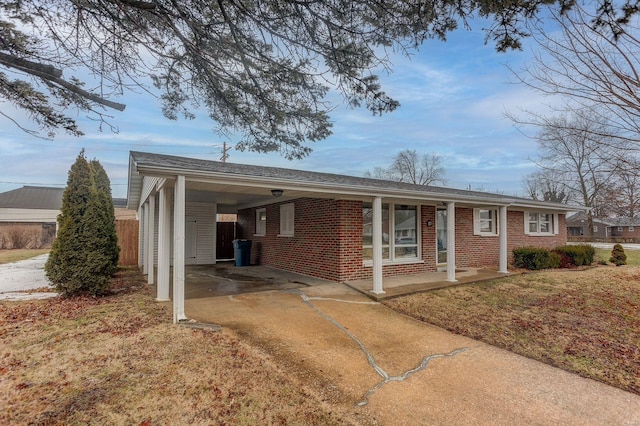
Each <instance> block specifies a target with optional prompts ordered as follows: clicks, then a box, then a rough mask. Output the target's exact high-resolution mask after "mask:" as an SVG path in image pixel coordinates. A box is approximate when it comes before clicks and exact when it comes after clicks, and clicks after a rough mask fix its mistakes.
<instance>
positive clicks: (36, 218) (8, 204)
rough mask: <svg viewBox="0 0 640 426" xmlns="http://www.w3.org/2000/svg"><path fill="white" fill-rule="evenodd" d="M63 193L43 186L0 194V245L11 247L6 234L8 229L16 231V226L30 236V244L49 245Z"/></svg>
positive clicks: (27, 187) (60, 189)
mask: <svg viewBox="0 0 640 426" xmlns="http://www.w3.org/2000/svg"><path fill="white" fill-rule="evenodd" d="M63 193H64V188H49V187H43V186H23V187H22V188H18V189H14V190H11V191H7V192H3V193H0V234H2V236H0V243H2V244H1V245H2V246H6V245H9V246H11V243H10V242H8V240H9V239H10V238H9V237H8V236H7V235H6V231H7V230H8V228H9V227H12V228H13V229H14V231H16V230H17V229H18V228H17V226H20V230H21V232H23V233H28V234H30V236H29V237H30V238H31V240H33V241H32V242H31V243H30V244H31V245H37V246H40V245H47V244H50V243H51V241H53V238H54V237H55V235H56V227H57V224H56V222H57V217H58V215H59V214H60V209H61V208H62V194H63ZM3 229H4V231H5V232H3ZM14 238H15V237H14ZM11 239H13V238H11Z"/></svg>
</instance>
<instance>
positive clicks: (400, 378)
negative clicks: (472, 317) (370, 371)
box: [356, 348, 469, 407]
mask: <svg viewBox="0 0 640 426" xmlns="http://www.w3.org/2000/svg"><path fill="white" fill-rule="evenodd" d="M468 349H469V348H459V349H455V350H453V351H451V352H449V353H446V354H433V355H427V356H425V357H424V358H422V362H421V363H420V364H419V365H418V366H417V367H415V368H412V369H410V370H407V371H405V372H404V373H402V374H401V375H399V376H387V377H384V380H383V381H381V382H380V383H378V384H377V385H375V386H373V387H372V388H371V389H369V390H368V391H367V392H366V393H365V394H364V396H363V397H362V401H360V402H358V403H357V404H356V405H357V406H358V407H363V406H365V405H367V404H368V403H369V397H370V396H371V395H373V394H374V393H375V392H376V391H377V390H378V389H380V388H381V387H382V386H384V385H386V384H387V383H389V382H402V381H404V380H406V379H408V378H409V377H411V376H412V375H413V374H415V373H417V372H419V371H422V370H424V369H425V368H427V365H429V361H431V360H432V359H437V358H444V357H450V356H455V355H457V354H459V353H462V352H464V351H466V350H468Z"/></svg>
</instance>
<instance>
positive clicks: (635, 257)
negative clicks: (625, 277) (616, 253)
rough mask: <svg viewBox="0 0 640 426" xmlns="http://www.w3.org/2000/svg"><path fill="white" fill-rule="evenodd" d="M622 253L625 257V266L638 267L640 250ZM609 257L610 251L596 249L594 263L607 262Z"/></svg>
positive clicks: (639, 264)
mask: <svg viewBox="0 0 640 426" xmlns="http://www.w3.org/2000/svg"><path fill="white" fill-rule="evenodd" d="M624 252H625V254H626V255H627V265H631V266H640V250H625V251H624ZM610 257H611V250H610V249H601V248H596V255H595V261H596V262H598V261H600V260H604V261H606V262H609V258H610Z"/></svg>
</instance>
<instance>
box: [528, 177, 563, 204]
mask: <svg viewBox="0 0 640 426" xmlns="http://www.w3.org/2000/svg"><path fill="white" fill-rule="evenodd" d="M522 181H523V182H522V183H523V186H524V190H525V192H526V195H527V196H528V197H530V198H531V199H533V200H539V201H550V202H552V203H561V204H562V203H567V202H568V201H569V199H570V197H571V194H570V193H569V191H570V190H569V188H567V186H566V185H565V184H564V182H562V179H561V178H560V176H559V174H558V173H557V172H556V171H555V170H551V169H544V170H538V171H535V172H533V173H531V174H529V175H526V176H525V177H524V178H523V180H522Z"/></svg>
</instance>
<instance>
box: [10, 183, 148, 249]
mask: <svg viewBox="0 0 640 426" xmlns="http://www.w3.org/2000/svg"><path fill="white" fill-rule="evenodd" d="M63 194H64V188H49V187H44V186H23V187H22V188H18V189H14V190H11V191H7V192H2V193H0V243H2V242H3V241H4V244H0V248H2V247H3V246H9V247H11V244H10V242H9V243H7V241H8V240H10V239H11V238H9V237H8V236H7V235H6V233H7V232H9V231H8V229H9V228H12V229H14V230H16V229H17V227H19V228H20V229H19V230H20V231H21V232H27V233H28V234H29V237H30V239H32V240H37V241H34V242H32V243H31V244H30V245H31V246H34V245H35V246H46V245H48V244H50V243H51V242H52V241H53V239H54V238H55V236H56V233H57V219H58V215H59V214H60V210H61V209H62V196H63ZM113 205H114V211H115V217H116V220H126V219H133V220H135V219H136V215H137V211H135V210H128V209H127V208H126V207H127V200H126V199H125V198H114V199H113ZM33 235H35V237H34V236H33ZM3 238H4V240H3ZM136 238H137V237H136Z"/></svg>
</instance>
